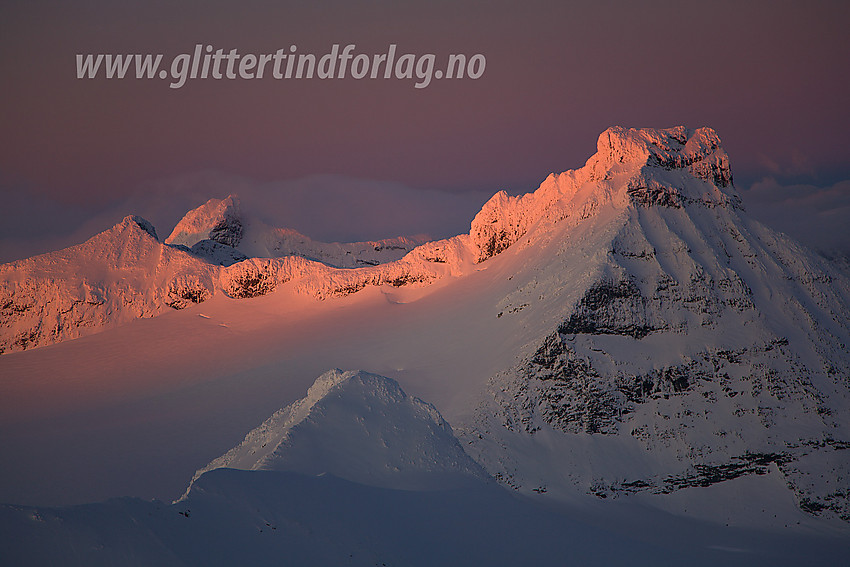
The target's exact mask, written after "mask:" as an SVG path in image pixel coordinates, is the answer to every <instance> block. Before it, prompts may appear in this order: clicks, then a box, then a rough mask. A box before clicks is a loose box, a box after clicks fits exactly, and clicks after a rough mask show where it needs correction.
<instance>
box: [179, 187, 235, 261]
mask: <svg viewBox="0 0 850 567" xmlns="http://www.w3.org/2000/svg"><path fill="white" fill-rule="evenodd" d="M243 224H244V223H243V220H242V212H241V210H240V207H239V199H238V197H236V196H235V195H229V196H228V197H226V198H225V199H210V200H209V201H207V202H206V203H204V204H203V205H201V206H200V207H198V208H196V209H192V210H191V211H189V212H188V213H186V215H185V216H184V217H183V218H182V219H181V220H180V222H179V223H177V226H175V227H174V230H173V231H172V232H171V234H170V235H169V237H168V238H166V239H165V243H166V244H182V245H184V246H187V247H190V248H191V247H192V246H194V245H195V244H197V243H198V242H200V241H201V240H212V241H215V242H218V243H219V244H224V245H226V246H232V247H234V248H236V247H237V246H238V245H239V242H240V241H241V240H242V230H243Z"/></svg>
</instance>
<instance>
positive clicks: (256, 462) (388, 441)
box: [195, 370, 487, 489]
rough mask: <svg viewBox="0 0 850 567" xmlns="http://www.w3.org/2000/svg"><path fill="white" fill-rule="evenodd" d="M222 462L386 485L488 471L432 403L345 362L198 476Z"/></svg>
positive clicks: (425, 483)
mask: <svg viewBox="0 0 850 567" xmlns="http://www.w3.org/2000/svg"><path fill="white" fill-rule="evenodd" d="M223 467H226V468H235V469H244V470H277V471H291V472H299V473H304V474H311V475H318V474H323V473H328V474H332V475H334V476H337V477H341V478H344V479H347V480H351V481H354V482H359V483H362V484H368V485H374V486H383V487H386V488H417V489H421V488H429V487H430V486H432V485H434V483H437V484H439V485H440V486H445V483H446V482H447V481H448V482H451V481H452V480H453V479H454V480H460V479H468V478H479V479H484V478H487V475H486V473H485V472H484V471H483V469H481V467H480V466H478V465H477V464H476V463H475V462H474V461H473V460H472V459H471V458H470V457H469V456H468V455H467V454H466V453H465V452H464V450H463V448H462V447H461V446H460V443H459V442H458V440H457V439H456V438H455V436H454V434H453V432H452V429H451V426H449V424H448V423H447V422H446V421H445V420H444V419H443V418H442V416H440V414H439V412H438V411H437V410H436V409H435V408H434V406H432V405H431V404H428V403H426V402H423V401H422V400H420V399H418V398H415V397H412V396H408V395H407V394H406V393H405V392H404V391H403V390H402V389H401V387H400V386H399V385H398V383H397V382H396V381H395V380H392V379H390V378H386V377H384V376H379V375H377V374H370V373H368V372H363V371H346V372H343V371H342V370H331V371H329V372H326V373H325V374H323V375H322V376H320V377H319V378H318V379H317V380H316V382H315V383H314V384H313V386H312V387H310V389H309V390H308V392H307V396H306V397H305V398H302V399H301V400H298V401H296V402H294V403H292V404H290V405H289V406H287V407H285V408H283V409H281V410H279V411H278V412H276V413H275V414H274V415H273V416H271V417H270V418H269V419H268V420H266V421H265V422H264V423H263V424H262V425H260V426H259V427H257V428H256V429H254V430H253V431H251V432H250V433H248V435H247V436H246V437H245V440H244V441H243V442H242V443H241V444H240V445H239V446H237V447H235V448H234V449H232V450H231V451H229V452H228V453H226V454H225V455H223V456H222V457H219V458H218V459H216V460H214V461H213V462H211V463H210V464H209V465H207V466H206V467H204V468H203V469H201V470H199V471H198V472H197V473H196V475H195V478H196V479H197V478H198V477H200V475H201V474H203V473H205V472H207V471H209V470H213V469H217V468H223Z"/></svg>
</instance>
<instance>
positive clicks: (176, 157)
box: [0, 0, 850, 237]
mask: <svg viewBox="0 0 850 567" xmlns="http://www.w3.org/2000/svg"><path fill="white" fill-rule="evenodd" d="M307 4H309V6H307ZM553 4H555V3H553V2H524V3H522V5H520V3H517V2H500V1H496V2H494V1H486V2H484V1H481V2H469V1H466V2H464V1H441V2H422V3H416V4H414V3H412V2H397V1H389V0H387V1H372V2H350V1H342V0H340V1H335V2H310V3H302V2H298V3H296V2H250V1H249V2H242V3H239V4H238V5H236V3H232V4H231V3H224V2H183V3H180V4H179V5H177V6H176V7H175V3H173V2H164V1H159V2H129V1H126V0H118V1H114V0H113V1H109V2H107V1H102V2H82V3H73V4H70V3H66V2H59V1H55V2H51V1H45V0H34V1H29V2H22V1H11V2H4V3H3V5H2V7H0V76H2V84H3V86H2V89H0V101H2V104H1V105H0V129H2V132H3V133H4V135H3V136H2V137H0V192H3V193H6V194H12V193H15V194H16V199H18V200H20V199H21V198H22V197H21V194H23V195H24V198H29V197H31V198H32V199H35V200H38V199H41V200H47V201H49V202H51V203H54V204H55V203H58V204H59V205H58V207H59V208H60V209H61V207H62V206H64V205H67V204H73V206H74V207H78V208H81V210H82V211H83V212H82V213H80V215H81V216H82V217H84V216H85V211H88V210H91V211H96V212H102V211H103V210H104V207H105V205H103V204H104V203H112V204H115V203H118V202H123V201H125V200H127V199H136V200H138V199H141V198H143V197H144V194H145V191H147V190H148V189H147V188H149V187H150V185H151V183H161V182H162V180H168V179H174V178H182V177H183V176H186V175H195V174H197V173H198V172H204V171H206V172H208V171H213V172H220V173H221V174H222V175H223V176H225V177H229V176H235V177H238V178H248V179H251V180H253V181H255V182H256V183H260V184H262V183H270V182H278V181H286V180H291V179H297V178H300V177H303V176H310V175H324V174H334V175H340V176H344V177H352V178H359V179H367V180H375V181H376V182H380V183H395V184H399V185H401V186H406V187H410V188H414V189H440V190H449V191H454V192H458V191H461V192H463V191H484V192H489V193H492V192H495V191H496V190H498V189H502V188H504V189H507V190H509V191H512V192H523V191H529V190H533V189H534V188H536V186H537V184H538V183H539V182H540V180H542V179H543V178H545V176H546V175H547V174H548V173H549V172H551V171H563V170H565V169H571V168H575V167H580V166H581V165H582V164H583V163H584V161H585V160H586V158H587V157H588V156H590V155H591V154H592V153H593V152H594V151H595V141H596V137H597V135H598V134H599V133H600V132H601V131H602V130H604V129H605V128H607V127H608V126H611V125H614V124H619V125H624V126H651V127H668V126H672V125H676V124H685V125H688V126H691V127H698V126H703V125H709V126H712V127H714V128H715V129H716V130H717V131H718V133H719V134H720V136H721V138H722V139H723V141H724V145H725V147H726V149H727V151H728V153H729V155H730V157H731V160H732V165H733V171H734V173H735V175H736V180H737V181H738V184H739V186H741V185H743V186H745V187H747V186H749V185H750V184H752V183H754V182H757V181H759V180H761V179H763V178H765V177H769V178H773V179H776V180H778V182H779V183H783V182H787V183H804V184H811V185H815V186H829V185H833V184H835V183H836V182H838V181H841V180H844V179H850V144H848V143H847V140H846V132H845V127H846V126H847V125H848V124H850V110H848V108H850V105H848V92H850V79H848V74H847V73H846V69H847V67H848V63H850V40H848V35H850V34H847V33H846V29H845V27H846V23H847V22H848V21H850V8H848V4H847V3H846V2H840V1H836V2H825V1H821V2H809V3H806V4H803V3H778V2H773V1H766V2H701V3H695V2H672V1H671V2H658V1H655V2H604V1H601V2H600V1H595V2H569V3H564V5H562V6H560V7H556V6H553ZM196 43H204V44H211V45H214V46H215V47H216V48H219V47H220V48H224V49H225V50H228V49H231V48H234V47H235V48H238V49H239V51H240V52H243V53H244V52H255V53H265V52H273V51H274V50H276V49H278V48H286V47H288V46H289V45H291V44H296V45H297V46H298V48H299V51H302V52H314V53H316V54H322V53H325V52H326V51H328V50H329V49H330V47H331V45H332V44H334V43H339V44H342V45H346V44H348V43H354V44H355V45H356V46H357V48H358V51H360V50H362V51H363V52H365V53H378V52H382V51H384V50H385V49H386V48H387V46H388V45H389V44H391V43H395V44H398V46H399V50H400V51H410V52H413V53H435V54H436V55H437V59H438V61H439V60H440V58H441V57H445V56H447V55H448V54H450V53H465V54H468V55H471V54H474V53H481V54H483V55H485V56H486V60H487V67H486V71H485V73H484V75H483V76H482V77H481V78H479V79H477V80H468V79H467V80H460V81H434V82H432V84H431V85H430V86H429V87H427V88H424V89H415V88H413V84H412V82H411V81H397V80H390V81H385V80H376V81H368V80H362V81H354V80H333V79H332V80H324V81H323V80H317V79H313V80H306V81H274V80H266V79H264V80H259V81H247V80H235V81H228V80H221V81H214V80H211V79H210V80H206V81H195V82H192V81H189V82H188V83H187V84H186V85H185V86H184V87H183V88H181V89H177V90H173V89H169V88H168V86H167V81H160V80H148V81H146V80H134V79H124V80H106V79H102V78H101V79H94V80H78V79H76V78H75V55H76V54H77V53H163V54H165V58H166V60H168V59H169V58H170V57H172V56H174V55H177V54H179V53H183V52H191V51H192V49H193V47H194V45H195V44H196ZM219 192H220V191H219ZM209 196H215V195H209ZM219 196H220V195H219ZM39 202H40V201H39ZM55 208H56V206H54V209H55ZM27 210H28V211H31V212H30V213H28V214H35V213H36V212H37V211H38V207H37V206H30V207H29V208H28V209H27ZM126 212H135V211H126ZM159 228H160V231H165V232H167V230H168V229H169V228H170V227H159ZM2 230H3V229H0V231H2ZM34 230H35V229H34ZM3 236H9V235H8V234H2V232H0V237H3Z"/></svg>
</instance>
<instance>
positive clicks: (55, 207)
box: [0, 171, 498, 262]
mask: <svg viewBox="0 0 850 567" xmlns="http://www.w3.org/2000/svg"><path fill="white" fill-rule="evenodd" d="M497 189H498V188H494V190H493V192H495V191H496V190H497ZM6 193H7V195H4V196H3V202H4V203H5V204H6V205H7V206H5V207H0V262H9V261H12V260H16V259H20V258H26V257H29V256H33V255H35V254H40V253H43V252H49V251H51V250H58V249H60V248H64V247H67V246H71V245H74V244H77V243H80V242H83V241H85V240H86V239H88V238H90V237H91V236H93V235H95V234H97V233H98V232H101V231H103V230H106V229H107V228H109V227H111V226H113V225H114V224H115V223H117V222H118V221H120V220H121V219H122V218H123V217H124V216H126V215H128V214H136V215H139V216H142V217H144V218H146V219H148V220H149V221H151V222H152V223H153V225H154V226H155V227H156V230H157V234H158V235H159V237H160V239H164V238H165V237H167V236H168V234H169V233H170V232H171V229H172V228H173V227H174V225H175V224H177V222H178V221H179V220H180V218H182V216H183V215H184V214H185V213H186V212H187V211H188V210H190V209H193V208H195V207H197V206H198V205H201V204H203V203H204V202H206V201H207V200H208V199H210V198H213V197H219V198H221V197H225V196H227V195H228V194H231V193H236V194H238V195H239V198H240V201H241V203H242V207H243V209H245V211H246V212H247V213H249V214H251V215H254V216H256V217H258V218H259V219H261V220H263V221H264V222H266V223H268V224H270V225H273V226H280V227H287V228H294V229H296V230H298V231H300V232H302V233H304V234H306V235H307V236H310V237H311V238H314V239H317V240H325V241H357V240H371V239H380V238H388V237H392V236H400V235H415V234H427V235H429V236H431V237H433V238H443V237H447V236H453V235H455V234H460V233H462V232H466V231H467V230H468V229H469V222H470V221H471V220H472V217H473V216H475V214H476V213H477V212H478V210H479V209H480V208H481V205H482V204H483V203H484V201H486V200H487V199H488V198H489V197H490V196H491V193H487V194H485V193H483V192H480V191H476V192H462V193H448V192H444V191H435V190H422V189H415V188H412V187H408V186H405V185H402V184H398V183H392V182H384V181H372V180H364V179H355V178H349V177H343V176H336V175H319V176H311V177H305V178H301V179H294V180H286V181H272V182H259V181H256V180H251V179H247V178H243V177H236V176H228V175H223V174H221V173H217V172H209V171H207V172H199V173H194V174H189V175H182V176H178V177H173V178H168V179H161V180H158V181H155V182H150V183H148V184H146V185H145V186H144V187H143V188H141V189H140V190H138V191H136V192H135V193H134V194H133V195H131V196H130V197H126V198H123V199H120V200H116V201H113V202H109V203H93V204H85V205H83V204H73V205H68V204H65V203H59V202H57V201H54V200H51V199H48V198H45V197H41V196H37V195H33V194H31V193H27V192H24V191H21V192H12V191H7V192H6Z"/></svg>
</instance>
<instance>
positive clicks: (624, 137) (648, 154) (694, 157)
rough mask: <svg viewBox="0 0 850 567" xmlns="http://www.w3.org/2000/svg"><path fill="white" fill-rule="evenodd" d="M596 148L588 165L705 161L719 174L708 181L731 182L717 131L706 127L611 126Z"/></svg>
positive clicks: (675, 165) (723, 184)
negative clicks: (712, 165)
mask: <svg viewBox="0 0 850 567" xmlns="http://www.w3.org/2000/svg"><path fill="white" fill-rule="evenodd" d="M596 150H597V151H596V154H595V155H594V156H593V157H592V158H591V159H590V160H589V161H588V164H589V165H590V164H592V165H594V166H596V167H602V168H606V169H610V168H612V167H613V166H615V165H616V164H627V163H635V164H637V165H639V166H643V165H649V166H660V167H667V168H683V167H689V166H691V165H692V164H694V163H702V162H708V163H710V164H714V165H716V173H717V174H718V177H717V178H716V179H715V178H713V177H712V178H711V179H710V181H712V182H715V183H716V184H717V185H719V186H721V187H726V186H728V185H731V183H732V174H731V172H730V170H729V158H728V156H727V155H726V152H725V151H724V150H723V148H722V146H721V143H720V137H719V136H718V135H717V132H715V131H714V129H712V128H708V127H703V128H697V129H696V130H690V129H688V128H686V127H684V126H676V127H674V128H667V129H656V128H623V127H622V126H612V127H611V128H608V129H607V130H605V131H604V132H602V133H601V134H600V135H599V138H598V140H597V142H596ZM697 171H699V170H697ZM697 177H700V175H697ZM706 180H707V181H709V179H706Z"/></svg>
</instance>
